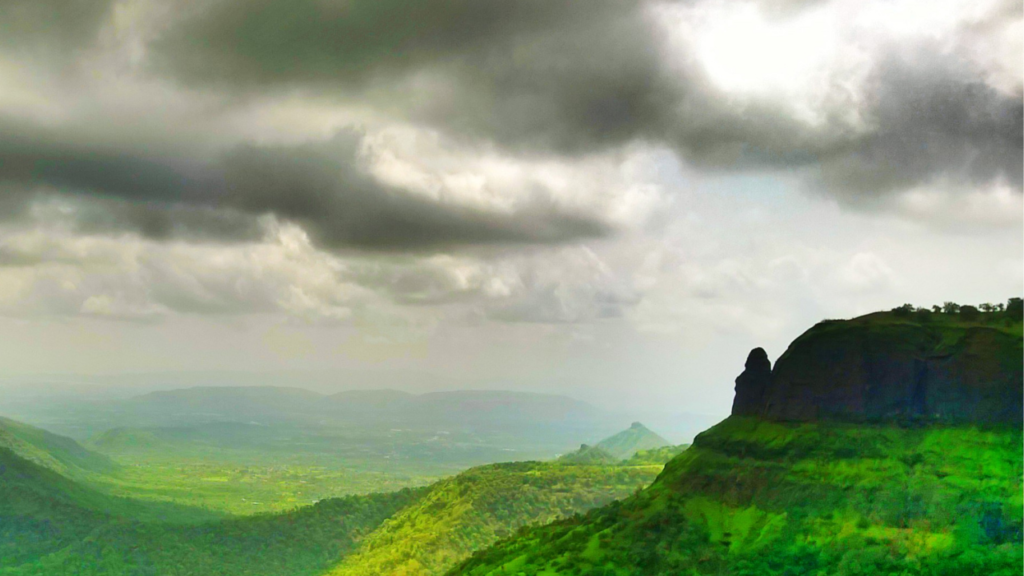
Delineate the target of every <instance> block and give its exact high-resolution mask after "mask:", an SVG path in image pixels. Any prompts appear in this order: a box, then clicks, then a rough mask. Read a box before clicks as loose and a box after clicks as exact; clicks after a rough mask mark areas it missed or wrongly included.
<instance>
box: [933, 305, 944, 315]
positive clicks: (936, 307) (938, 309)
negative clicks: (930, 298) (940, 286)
mask: <svg viewBox="0 0 1024 576" xmlns="http://www.w3.org/2000/svg"><path fill="white" fill-rule="evenodd" d="M932 312H933V313H935V314H940V313H941V312H942V306H939V305H938V304H935V305H934V306H932Z"/></svg>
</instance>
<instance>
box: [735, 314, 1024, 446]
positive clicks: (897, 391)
mask: <svg viewBox="0 0 1024 576" xmlns="http://www.w3.org/2000/svg"><path fill="white" fill-rule="evenodd" d="M1022 357H1024V349H1022V338H1021V336H1020V327H1019V325H1017V326H1016V327H1014V326H1010V327H1007V326H1006V325H1004V324H996V325H992V326H985V325H976V324H963V323H959V322H957V321H956V320H955V319H954V320H951V319H948V318H943V317H939V318H937V319H936V320H934V321H930V322H915V321H913V320H907V319H900V318H896V317H894V316H892V315H891V314H885V313H880V314H872V315H869V316H864V317H861V318H857V319H854V320H848V321H832V322H827V323H822V324H819V325H817V326H815V327H814V328H812V329H811V330H809V331H807V332H806V333H804V334H803V335H802V336H800V337H799V338H797V339H796V340H795V341H794V342H793V343H792V344H791V345H790V347H789V349H788V350H787V351H786V353H785V354H783V355H782V357H781V358H779V360H778V362H777V363H776V365H775V368H774V369H771V367H770V363H769V361H768V357H767V354H765V353H764V351H763V350H761V349H760V348H757V349H755V350H754V351H752V352H751V353H750V356H749V357H748V359H747V364H746V369H745V370H744V372H743V374H741V375H740V376H739V378H737V379H736V399H735V401H734V403H733V414H735V415H741V416H762V417H766V418H768V419H772V420H794V421H808V420H850V421H877V420H889V419H907V418H910V419H923V420H936V421H942V422H950V423H979V424H997V423H1008V424H1015V425H1018V426H1019V425H1021V422H1022V419H1024V409H1022V403H1024V394H1022V389H1024V388H1022V387H1024V370H1022Z"/></svg>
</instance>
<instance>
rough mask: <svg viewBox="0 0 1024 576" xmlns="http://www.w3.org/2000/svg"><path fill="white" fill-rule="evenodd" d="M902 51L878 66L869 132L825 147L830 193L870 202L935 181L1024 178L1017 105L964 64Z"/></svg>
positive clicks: (1018, 181) (1022, 111)
mask: <svg viewBox="0 0 1024 576" xmlns="http://www.w3.org/2000/svg"><path fill="white" fill-rule="evenodd" d="M933 54H934V52H930V53H929V52H925V51H921V52H917V51H909V54H908V53H906V52H904V53H901V54H899V55H893V56H892V57H891V58H889V59H888V60H886V61H885V62H883V63H882V64H881V65H880V66H879V69H878V72H877V74H876V77H875V78H874V81H873V91H872V93H871V94H872V101H871V102H870V104H869V106H868V107H867V120H868V122H869V123H870V124H871V126H872V128H871V131H870V132H869V133H868V134H866V135H864V136H862V137H855V138H851V139H850V140H849V141H848V142H843V143H842V144H841V145H837V146H836V148H835V149H834V150H827V151H825V152H824V153H823V154H822V158H821V161H822V162H821V174H822V175H821V178H822V181H823V183H824V184H825V185H826V187H827V188H828V189H829V190H832V191H834V192H836V193H839V194H844V195H847V196H851V197H852V198H851V199H853V200H856V199H858V198H859V199H862V200H870V199H871V198H877V197H879V196H884V195H886V194H888V193H891V192H896V191H900V190H903V189H908V188H913V187H915V186H918V185H924V184H929V183H932V182H934V181H941V182H943V183H944V184H945V185H952V186H960V187H963V188H965V189H968V190H970V189H975V188H976V187H978V186H982V185H986V184H990V183H993V182H995V181H1002V182H1005V183H1006V184H1008V185H1010V186H1012V187H1013V188H1015V189H1017V190H1020V189H1021V187H1022V177H1024V103H1022V99H1021V95H1019V94H1018V95H1009V94H1002V93H999V92H997V91H996V90H994V89H993V88H992V87H990V86H988V85H987V84H986V83H985V82H984V81H983V78H981V77H980V75H979V74H978V73H977V72H975V71H973V70H971V68H970V67H969V66H968V65H967V64H964V63H960V62H956V61H953V62H950V61H949V60H943V59H939V58H937V57H936V56H934V55H933Z"/></svg>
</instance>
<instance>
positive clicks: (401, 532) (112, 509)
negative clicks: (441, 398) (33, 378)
mask: <svg viewBox="0 0 1024 576" xmlns="http://www.w3.org/2000/svg"><path fill="white" fill-rule="evenodd" d="M11 425H12V426H17V423H11ZM56 438H60V437H56ZM50 458H52V456H51V455H49V454H46V453H43V454H42V456H41V459H43V460H47V459H50ZM660 469H661V467H660V466H631V467H623V466H617V465H613V466H565V465H562V464H558V463H542V462H526V463H517V464H501V465H491V466H483V467H478V468H474V469H471V470H468V471H466V472H464V473H462V474H459V475H457V476H455V477H452V478H448V479H445V480H442V481H440V482H437V483H435V484H433V485H432V486H430V487H427V488H419V489H406V490H401V491H398V492H393V493H388V494H371V495H366V496H349V497H345V498H334V499H328V500H323V501H321V502H319V503H317V504H315V505H313V506H307V507H304V508H299V509H296V510H292V511H289V512H283V513H277V514H262V515H257V516H251V517H245V518H232V519H226V520H217V515H216V514H213V513H210V512H208V511H204V510H196V509H191V508H184V507H178V506H174V505H171V504H162V503H150V502H140V501H136V500H132V499H128V498H117V497H112V496H109V495H106V494H104V493H101V492H98V491H96V490H94V489H92V488H90V486H89V485H86V484H82V483H79V482H76V481H74V480H72V479H70V478H68V477H65V476H62V475H60V474H58V473H57V472H55V471H54V470H51V469H49V468H45V467H43V466H41V465H39V464H37V463H35V462H30V461H28V460H26V459H25V458H22V457H20V456H18V455H16V454H14V453H13V452H12V451H11V450H9V449H6V448H0V575H3V576H14V575H16V576H44V575H45V576H55V575H56V576H60V575H65V574H66V575H75V576H101V575H102V576H106V575H118V576H136V575H138V576H150V575H157V574H158V575H160V576H175V575H182V576H185V575H188V576H215V575H216V576H225V575H228V576H230V575H238V576H243V575H244V576H304V575H308V576H320V575H322V574H323V573H324V572H325V571H327V570H329V569H332V568H336V569H337V570H338V571H339V573H340V574H373V573H385V574H390V573H394V572H393V570H398V569H401V570H406V573H408V574H423V575H426V574H440V573H442V572H443V571H444V570H446V569H448V568H450V567H451V566H453V565H454V564H455V563H457V562H458V561H460V560H462V559H465V558H466V557H468V555H469V554H470V553H471V552H472V551H474V550H477V549H479V548H482V547H485V546H487V545H489V544H491V543H493V542H495V541H497V540H498V539H500V538H502V537H505V536H507V535H509V534H511V533H512V532H514V531H515V530H516V529H517V528H519V527H521V526H524V525H526V524H529V523H536V522H547V521H551V520H554V519H557V518H560V517H564V516H569V515H572V514H575V513H579V512H583V511H585V510H587V509H590V508H593V507H595V506H600V505H603V504H605V503H607V502H610V501H612V500H614V499H616V498H621V497H624V496H626V495H628V494H630V493H633V492H634V491H636V490H637V489H638V488H640V487H642V486H644V485H647V484H648V483H650V481H652V480H653V479H654V477H655V476H656V475H657V473H658V471H659V470H660ZM385 521H386V522H385ZM357 550H358V554H357V555H355V556H349V555H350V554H352V553H353V552H355V551H357ZM339 562H341V564H339ZM375 571H378V572H375Z"/></svg>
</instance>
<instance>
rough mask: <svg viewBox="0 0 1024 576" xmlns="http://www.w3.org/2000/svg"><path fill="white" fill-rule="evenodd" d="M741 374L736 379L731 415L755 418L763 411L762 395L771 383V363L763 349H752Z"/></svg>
mask: <svg viewBox="0 0 1024 576" xmlns="http://www.w3.org/2000/svg"><path fill="white" fill-rule="evenodd" d="M743 368H744V369H743V373H742V374H740V375H739V376H738V377H737V378H736V397H735V398H734V399H733V403H732V413H733V414H736V415H738V416H757V415H759V414H761V413H762V411H763V409H764V395H765V392H766V391H767V390H768V387H769V386H770V385H771V382H772V363H771V360H769V359H768V353H767V352H765V351H764V348H754V349H753V350H751V351H750V354H748V355H747V363H746V364H745V365H744V367H743Z"/></svg>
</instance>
